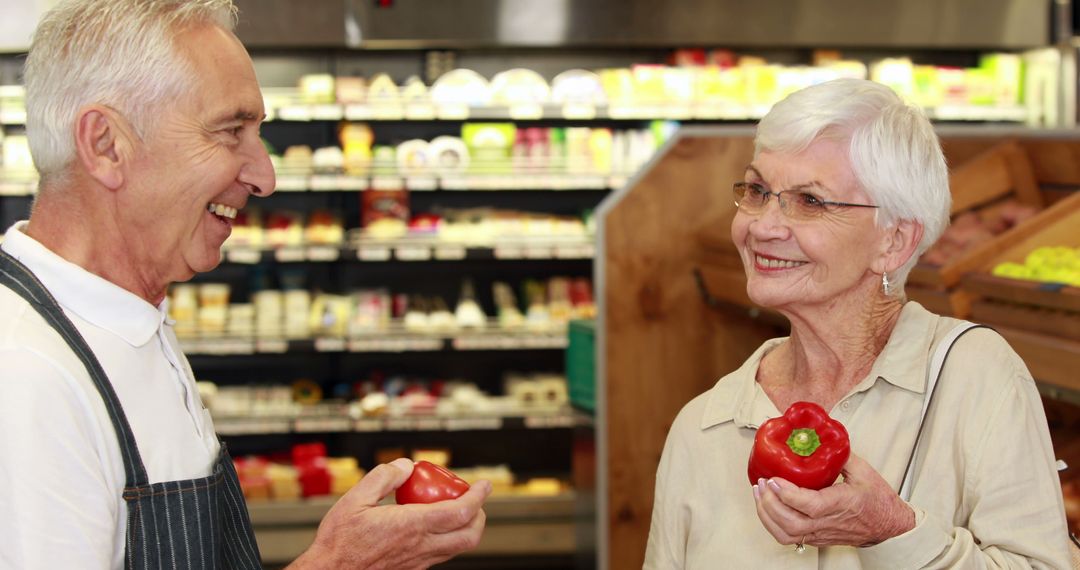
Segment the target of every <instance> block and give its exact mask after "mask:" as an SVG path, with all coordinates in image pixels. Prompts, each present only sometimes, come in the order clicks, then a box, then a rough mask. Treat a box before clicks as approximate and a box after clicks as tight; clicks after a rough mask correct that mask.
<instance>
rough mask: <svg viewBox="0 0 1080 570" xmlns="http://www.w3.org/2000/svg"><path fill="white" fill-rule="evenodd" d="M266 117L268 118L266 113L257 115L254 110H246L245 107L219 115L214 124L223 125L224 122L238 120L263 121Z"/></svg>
mask: <svg viewBox="0 0 1080 570" xmlns="http://www.w3.org/2000/svg"><path fill="white" fill-rule="evenodd" d="M264 119H266V113H263V114H262V115H256V114H255V113H254V112H252V111H247V110H244V109H237V110H236V111H233V112H232V113H226V114H223V115H221V116H219V117H218V118H217V119H215V120H214V122H213V124H215V125H223V124H226V123H235V122H238V121H239V122H247V121H262V120H264Z"/></svg>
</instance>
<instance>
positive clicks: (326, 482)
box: [233, 442, 364, 501]
mask: <svg viewBox="0 0 1080 570" xmlns="http://www.w3.org/2000/svg"><path fill="white" fill-rule="evenodd" d="M233 465H234V466H235V467H236V474H237V476H238V478H239V479H240V489H241V490H242V491H243V492H244V497H245V498H246V499H247V500H248V501H265V500H274V501H295V500H298V499H300V498H307V497H318V496H324V495H343V494H345V492H347V491H348V490H349V489H351V488H352V486H353V485H355V484H356V483H358V482H359V481H360V478H361V477H363V476H364V470H363V469H361V468H360V466H359V464H358V463H357V461H356V458H354V457H327V455H326V446H325V445H324V444H323V443H320V442H315V443H304V444H297V445H294V446H293V447H292V450H291V452H290V453H289V454H288V455H282V456H278V457H264V456H246V457H238V458H236V459H234V460H233Z"/></svg>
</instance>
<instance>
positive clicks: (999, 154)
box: [905, 141, 1045, 318]
mask: <svg viewBox="0 0 1080 570" xmlns="http://www.w3.org/2000/svg"><path fill="white" fill-rule="evenodd" d="M949 187H950V190H951V192H952V199H953V201H952V210H951V212H952V215H953V219H954V220H956V219H959V217H960V216H963V215H968V217H971V216H972V215H978V216H979V217H985V218H992V217H993V216H994V214H995V212H996V211H997V209H999V208H1001V207H1002V204H1003V202H1004V201H1007V200H1009V199H1014V200H1015V201H1016V202H1017V203H1019V204H1023V205H1026V206H1030V207H1032V208H1035V209H1042V208H1043V207H1044V206H1045V202H1044V199H1043V196H1042V193H1041V192H1040V191H1039V184H1038V181H1037V180H1036V178H1035V174H1034V171H1033V170H1032V165H1031V162H1030V161H1029V159H1028V155H1027V153H1026V151H1025V150H1024V148H1023V147H1021V146H1020V144H1019V143H1017V142H1016V141H1005V142H1002V143H1000V144H998V145H996V146H994V147H992V148H990V149H989V150H987V151H985V152H983V153H982V154H979V155H978V156H976V157H975V158H972V159H971V160H969V161H967V162H965V163H964V164H962V165H960V166H959V167H957V168H955V169H954V170H953V172H952V173H951V174H950V176H949ZM976 213H977V214H976ZM1033 222H1034V218H1030V219H1028V220H1025V221H1022V222H1020V223H1018V224H1016V225H1014V226H1012V227H1011V228H1010V229H1008V230H1006V231H1004V232H1003V233H999V234H997V235H994V236H993V237H989V238H988V239H985V241H982V242H979V243H977V244H975V245H972V246H969V247H968V248H966V249H964V250H963V251H962V252H961V253H958V254H956V255H954V256H952V257H950V258H949V260H948V261H947V262H944V263H933V262H932V260H930V258H931V256H932V255H931V252H929V251H928V252H927V253H926V254H924V255H923V258H922V259H920V260H919V262H918V263H917V264H916V265H915V267H914V268H913V269H912V270H911V274H910V275H909V276H908V281H907V285H906V287H905V290H906V292H907V295H908V298H910V299H912V300H915V301H918V302H919V303H921V304H922V305H924V306H925V307H926V308H927V309H929V310H931V311H934V312H936V313H939V314H944V315H955V316H958V317H961V318H966V317H968V316H969V315H970V314H971V301H972V299H971V297H970V295H968V293H967V292H965V291H964V290H962V289H960V288H959V287H958V285H959V283H960V280H961V278H962V276H963V275H964V274H965V273H967V272H969V271H972V270H974V269H975V268H977V267H981V266H982V265H984V264H985V262H986V260H987V259H989V258H991V257H993V256H995V255H996V254H997V253H998V252H1000V251H1001V249H1002V248H1003V247H1006V246H1008V245H1009V244H1012V243H1016V242H1017V241H1020V240H1022V239H1024V238H1025V237H1027V236H1029V235H1031V234H1032V233H1034V232H1035V231H1037V230H1038V226H1037V225H1036V224H1035V223H1033ZM943 239H946V238H943ZM932 249H933V248H932Z"/></svg>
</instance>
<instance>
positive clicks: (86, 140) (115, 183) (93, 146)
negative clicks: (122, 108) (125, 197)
mask: <svg viewBox="0 0 1080 570" xmlns="http://www.w3.org/2000/svg"><path fill="white" fill-rule="evenodd" d="M121 121H123V118H122V117H120V116H119V115H118V114H117V113H116V112H115V111H113V110H112V109H110V108H108V107H104V106H101V105H89V106H86V107H83V108H82V109H79V113H78V115H77V116H76V117H75V156H76V157H77V158H78V160H79V163H80V164H81V165H82V167H83V169H84V170H85V171H86V173H87V174H88V175H89V176H90V177H91V178H93V179H94V180H97V181H98V182H99V183H100V184H101V185H102V186H104V187H106V188H108V189H110V190H117V189H119V188H120V187H121V186H122V185H123V184H124V166H125V164H124V162H125V159H126V157H127V156H129V155H128V153H126V152H124V150H125V148H126V147H127V145H128V143H129V141H128V140H127V139H128V136H127V135H128V131H127V130H126V129H125V128H124V126H123V125H121V124H120V123H121Z"/></svg>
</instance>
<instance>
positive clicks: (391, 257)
mask: <svg viewBox="0 0 1080 570" xmlns="http://www.w3.org/2000/svg"><path fill="white" fill-rule="evenodd" d="M594 251H595V246H594V245H593V242H592V241H591V239H590V240H588V241H587V240H585V239H580V238H575V239H569V238H568V239H555V238H537V239H523V238H517V239H514V238H507V239H500V240H498V244H494V243H489V244H476V243H461V242H452V241H443V240H438V239H432V238H419V239H414V238H402V239H396V240H371V239H365V240H356V241H353V242H352V243H351V245H349V246H335V245H307V246H283V247H277V248H273V249H261V248H253V247H243V246H230V247H226V248H225V249H223V250H222V253H223V254H224V261H226V262H228V263H238V264H255V263H263V262H267V261H277V262H279V263H300V262H315V263H332V262H336V261H350V260H351V261H362V262H381V261H405V262H417V261H461V260H489V259H498V260H504V259H507V260H508V259H535V260H544V259H560V260H562V259H592V257H593V253H594Z"/></svg>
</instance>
